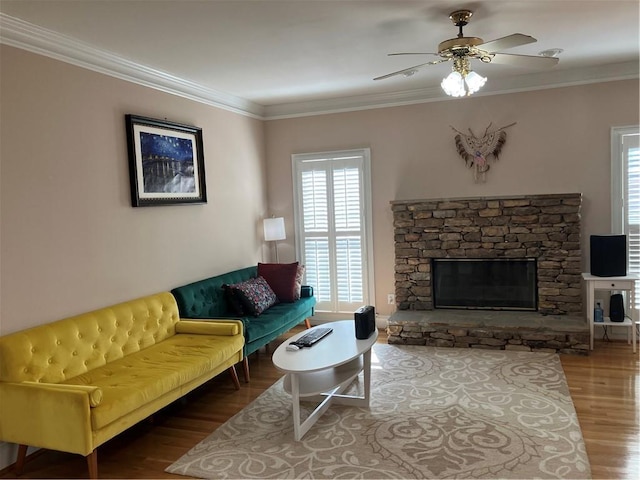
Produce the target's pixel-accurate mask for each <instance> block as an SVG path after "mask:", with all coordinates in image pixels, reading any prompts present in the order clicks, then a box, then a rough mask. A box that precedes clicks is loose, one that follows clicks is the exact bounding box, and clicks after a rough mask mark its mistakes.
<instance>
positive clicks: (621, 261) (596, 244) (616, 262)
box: [590, 235, 627, 277]
mask: <svg viewBox="0 0 640 480" xmlns="http://www.w3.org/2000/svg"><path fill="white" fill-rule="evenodd" d="M590 246H591V275H595V276H596V277H624V276H626V275H627V236H626V235H591V243H590Z"/></svg>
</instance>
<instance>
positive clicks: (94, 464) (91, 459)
mask: <svg viewBox="0 0 640 480" xmlns="http://www.w3.org/2000/svg"><path fill="white" fill-rule="evenodd" d="M87 466H88V467H89V478H98V449H97V448H96V449H95V450H94V451H93V452H91V453H90V454H89V455H87Z"/></svg>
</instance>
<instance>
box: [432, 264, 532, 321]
mask: <svg viewBox="0 0 640 480" xmlns="http://www.w3.org/2000/svg"><path fill="white" fill-rule="evenodd" d="M536 263H537V262H536V259H535V258H524V259H507V258H495V259H472V258H464V259H450V258H434V259H432V271H433V299H434V307H435V308H459V309H489V310H533V311H535V310H537V309H538V288H537V284H538V282H537V265H536Z"/></svg>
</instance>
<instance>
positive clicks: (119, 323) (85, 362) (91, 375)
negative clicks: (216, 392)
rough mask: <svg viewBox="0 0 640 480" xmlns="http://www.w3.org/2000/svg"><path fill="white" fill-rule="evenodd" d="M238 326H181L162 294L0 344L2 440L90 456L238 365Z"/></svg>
mask: <svg viewBox="0 0 640 480" xmlns="http://www.w3.org/2000/svg"><path fill="white" fill-rule="evenodd" d="M243 345H244V337H243V335H242V323H241V322H240V321H234V320H229V321H225V322H203V321H185V320H181V319H180V317H179V314H178V307H177V305H176V301H175V299H174V297H173V295H171V293H169V292H163V293H159V294H156V295H151V296H148V297H144V298H140V299H137V300H132V301H129V302H125V303H121V304H118V305H114V306H111V307H108V308H103V309H100V310H96V311H94V312H89V313H85V314H83V315H78V316H75V317H71V318H67V319H65V320H60V321H57V322H53V323H50V324H45V325H41V326H37V327H34V328H30V329H28V330H23V331H20V332H16V333H12V334H9V335H6V336H3V337H0V440H3V441H5V442H11V443H16V444H18V445H19V448H18V460H17V462H16V470H17V471H18V473H19V472H20V470H21V469H22V466H23V463H24V458H25V455H26V452H27V446H34V447H41V448H48V449H53V450H60V451H64V452H70V453H79V454H81V455H84V456H86V457H87V463H88V467H89V476H90V477H91V478H97V476H98V463H97V447H98V446H99V445H101V444H103V443H104V442H106V441H107V440H109V439H111V438H113V437H114V436H116V435H117V434H119V433H121V432H122V431H124V430H125V429H127V428H129V427H130V426H132V425H134V424H135V423H137V422H139V421H140V420H143V419H144V418H146V417H148V416H149V415H151V414H152V413H154V412H156V411H158V410H159V409H160V408H162V407H164V406H166V405H168V404H169V403H171V402H173V401H174V400H176V399H178V398H180V397H182V396H183V395H185V394H186V393H188V392H189V391H191V390H193V389H194V388H196V387H198V386H199V385H201V384H203V383H204V382H206V381H207V380H210V379H211V378H213V377H215V376H216V375H218V374H219V373H221V372H223V371H224V370H227V369H229V371H230V373H231V375H232V378H233V381H234V383H235V386H236V388H240V384H239V382H238V377H237V374H236V371H235V364H236V363H238V362H240V361H242V347H243Z"/></svg>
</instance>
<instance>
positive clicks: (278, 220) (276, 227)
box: [264, 217, 287, 263]
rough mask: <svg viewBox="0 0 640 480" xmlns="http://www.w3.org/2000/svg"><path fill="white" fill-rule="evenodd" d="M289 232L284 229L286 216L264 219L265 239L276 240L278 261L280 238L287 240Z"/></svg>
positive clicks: (267, 240)
mask: <svg viewBox="0 0 640 480" xmlns="http://www.w3.org/2000/svg"><path fill="white" fill-rule="evenodd" d="M286 238H287V234H286V233H285V230H284V218H283V217H273V218H265V219H264V239H265V241H266V242H275V244H276V263H280V262H279V261H278V240H285V239H286Z"/></svg>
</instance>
